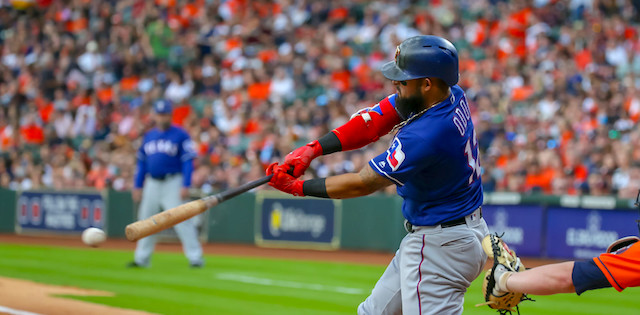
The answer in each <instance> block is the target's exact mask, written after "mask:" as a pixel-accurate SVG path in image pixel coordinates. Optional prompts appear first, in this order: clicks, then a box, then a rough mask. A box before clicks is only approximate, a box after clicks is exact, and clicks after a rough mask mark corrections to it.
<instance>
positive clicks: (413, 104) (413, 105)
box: [396, 95, 424, 120]
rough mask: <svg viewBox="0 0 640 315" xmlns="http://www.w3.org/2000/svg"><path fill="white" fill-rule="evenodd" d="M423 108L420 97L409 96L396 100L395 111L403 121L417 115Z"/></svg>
mask: <svg viewBox="0 0 640 315" xmlns="http://www.w3.org/2000/svg"><path fill="white" fill-rule="evenodd" d="M423 108H424V100H423V99H422V96H420V95H411V96H408V97H400V96H398V98H397V99H396V111H398V114H399V115H400V118H402V119H403V120H407V119H409V117H411V116H413V115H415V114H417V113H418V112H420V111H421V110H422V109H423Z"/></svg>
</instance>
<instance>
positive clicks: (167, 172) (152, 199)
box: [129, 100, 203, 267]
mask: <svg viewBox="0 0 640 315" xmlns="http://www.w3.org/2000/svg"><path fill="white" fill-rule="evenodd" d="M153 109H154V112H155V114H154V118H155V122H156V128H153V129H152V130H150V131H149V132H147V134H145V135H144V139H143V141H142V145H141V146H140V149H139V150H138V153H137V156H136V157H137V169H136V173H135V178H134V181H135V182H134V190H133V193H132V194H133V199H134V201H136V202H137V201H139V200H140V197H141V196H140V195H142V201H141V202H140V207H139V210H138V219H139V220H143V219H146V218H148V217H150V216H152V215H154V214H156V213H158V211H160V209H161V208H162V210H168V209H171V208H174V207H177V206H179V205H181V204H182V203H184V202H185V200H186V199H187V196H188V193H189V186H190V185H191V173H192V172H193V159H194V158H195V157H196V153H195V151H194V148H193V142H192V141H191V139H190V138H189V134H187V132H186V131H185V130H183V129H182V128H180V127H177V126H172V125H171V112H172V110H171V103H169V102H168V101H166V100H159V101H157V102H155V103H154V105H153ZM143 186H144V188H143ZM174 229H175V230H176V233H177V234H178V237H179V238H180V241H181V242H182V248H183V250H184V253H185V255H186V256H187V259H189V264H190V265H191V266H192V267H202V264H203V260H202V247H201V245H200V242H199V241H198V233H197V229H196V226H195V222H194V219H193V218H192V219H190V220H187V221H184V222H182V223H179V224H177V225H176V226H174ZM155 244H156V237H155V235H150V236H147V237H145V238H143V239H141V240H139V241H138V243H137V245H136V251H135V255H134V261H133V262H131V263H130V264H129V266H130V267H146V266H148V265H149V263H150V260H151V254H152V253H153V248H154V247H155Z"/></svg>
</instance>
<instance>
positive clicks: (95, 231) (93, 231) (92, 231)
mask: <svg viewBox="0 0 640 315" xmlns="http://www.w3.org/2000/svg"><path fill="white" fill-rule="evenodd" d="M106 240H107V235H106V234H105V233H104V231H103V230H101V229H99V228H95V227H90V228H88V229H86V230H84V231H83V232H82V242H83V243H85V244H87V245H89V246H94V247H95V246H98V245H100V244H102V243H104V241H106Z"/></svg>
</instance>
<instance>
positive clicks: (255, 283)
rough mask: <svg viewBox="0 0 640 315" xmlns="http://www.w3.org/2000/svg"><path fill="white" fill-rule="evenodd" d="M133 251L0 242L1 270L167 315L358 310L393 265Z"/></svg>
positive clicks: (470, 302) (616, 308)
mask: <svg viewBox="0 0 640 315" xmlns="http://www.w3.org/2000/svg"><path fill="white" fill-rule="evenodd" d="M131 257H132V253H131V252H130V251H118V250H100V249H89V248H87V249H81V248H63V247H44V246H31V245H14V244H0V276H5V277H12V278H20V279H27V280H32V281H36V282H41V283H47V284H54V285H65V286H75V287H79V288H86V289H94V290H103V291H110V292H114V293H115V294H116V295H115V296H113V297H70V298H74V299H79V300H84V301H90V302H95V303H100V304H105V305H111V306H117V307H122V308H130V309H137V310H145V311H149V312H154V313H160V314H355V309H356V307H357V305H358V304H359V303H360V302H361V301H362V300H363V299H364V298H365V297H366V296H367V295H368V293H369V292H370V290H371V288H372V287H373V285H374V284H375V282H376V280H377V279H378V277H379V276H380V275H381V274H382V272H383V271H384V268H385V266H370V265H356V264H341V263H331V262H309V261H291V260H282V259H271V258H247V257H241V258H240V257H230V256H207V265H206V267H205V268H203V269H189V268H188V267H187V264H186V262H185V259H184V256H183V255H182V254H180V253H159V252H156V253H155V254H154V257H153V266H152V267H151V268H149V269H127V268H125V267H124V266H125V264H126V263H127V262H128V261H130V259H131ZM638 293H640V290H639V289H638V288H632V289H627V290H625V292H623V293H618V292H616V291H615V290H613V289H604V290H599V291H592V292H587V293H585V294H584V295H583V296H581V297H577V296H576V295H569V294H566V295H557V296H550V297H549V296H548V297H534V298H535V299H536V300H537V302H524V303H523V304H521V306H522V307H521V312H522V313H523V314H525V315H531V314H545V315H551V314H562V315H567V314H640V302H638V298H637V297H638ZM480 302H482V299H481V294H480V281H479V280H476V281H475V282H474V283H473V285H472V287H471V288H470V290H469V292H468V293H467V295H466V301H465V311H464V314H497V313H496V312H495V311H493V310H491V309H489V308H488V307H486V306H484V307H479V308H476V307H474V305H475V304H476V303H480Z"/></svg>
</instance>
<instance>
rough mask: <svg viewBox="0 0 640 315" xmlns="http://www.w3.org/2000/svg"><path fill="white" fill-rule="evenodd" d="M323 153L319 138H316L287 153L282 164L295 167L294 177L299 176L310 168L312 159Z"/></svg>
mask: <svg viewBox="0 0 640 315" xmlns="http://www.w3.org/2000/svg"><path fill="white" fill-rule="evenodd" d="M321 155H322V147H321V146H320V143H319V142H318V140H314V141H311V142H309V143H307V145H305V146H303V147H299V148H297V149H295V150H293V151H292V152H291V153H289V154H287V156H285V158H284V162H283V163H282V164H283V165H288V166H290V167H291V168H292V169H293V173H292V174H293V177H295V178H298V177H300V176H302V174H304V171H306V170H307V168H309V164H311V161H313V159H315V158H317V157H319V156H321Z"/></svg>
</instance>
